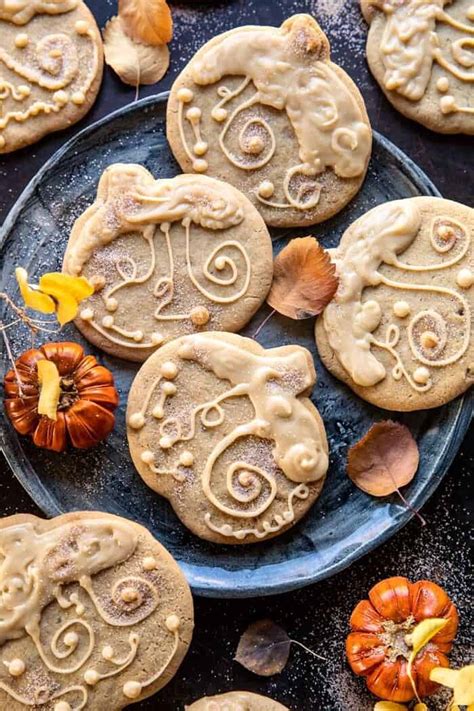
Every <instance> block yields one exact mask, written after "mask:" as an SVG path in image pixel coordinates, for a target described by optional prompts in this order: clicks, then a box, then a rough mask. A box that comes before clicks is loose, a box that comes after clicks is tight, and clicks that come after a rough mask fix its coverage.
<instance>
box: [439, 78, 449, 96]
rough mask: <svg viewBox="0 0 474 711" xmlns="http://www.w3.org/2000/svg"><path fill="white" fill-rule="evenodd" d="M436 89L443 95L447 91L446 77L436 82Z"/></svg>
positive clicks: (447, 81)
mask: <svg viewBox="0 0 474 711" xmlns="http://www.w3.org/2000/svg"><path fill="white" fill-rule="evenodd" d="M436 88H437V89H438V91H440V92H441V93H442V94H444V93H445V92H446V91H448V89H449V79H448V78H447V77H440V78H439V79H438V81H437V82H436Z"/></svg>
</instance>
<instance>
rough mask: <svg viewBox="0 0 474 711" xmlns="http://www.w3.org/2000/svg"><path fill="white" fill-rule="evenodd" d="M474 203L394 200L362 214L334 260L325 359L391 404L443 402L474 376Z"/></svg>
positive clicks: (352, 383)
mask: <svg viewBox="0 0 474 711" xmlns="http://www.w3.org/2000/svg"><path fill="white" fill-rule="evenodd" d="M473 235H474V210H473V209H472V208H469V207H466V206H465V205H460V204H459V203H456V202H452V201H450V200H443V199H441V198H434V197H416V198H407V199H406V200H397V201H394V202H388V203H385V204H383V205H379V206H378V207H375V208H374V209H373V210H370V211H369V212H367V213H366V214H365V215H363V216H362V217H360V218H359V219H358V220H356V221H355V222H354V223H353V224H352V225H351V226H350V227H349V228H348V229H347V230H346V232H345V233H344V235H343V237H342V239H341V242H340V245H339V247H338V248H337V249H336V250H334V253H333V258H334V261H335V264H336V268H337V273H338V276H339V280H340V283H339V288H338V291H337V293H336V296H335V298H334V299H333V301H331V302H330V304H329V305H328V306H327V307H326V309H325V310H324V312H323V314H322V315H321V316H320V317H319V318H318V320H317V324H316V341H317V346H318V350H319V353H320V356H321V358H322V360H323V363H324V364H325V365H326V367H327V368H328V369H329V370H330V371H331V373H333V375H335V376H336V377H337V378H339V379H340V380H342V381H343V382H345V383H347V385H349V387H350V388H352V390H354V392H356V393H357V394H358V395H360V397H362V398H363V399H364V400H367V401H368V402H371V403H373V404H374V405H378V406H379V407H383V408H386V409H389V410H398V411H407V410H421V409H425V408H431V407H437V406H438V405H443V404H444V403H446V402H449V401H450V400H452V399H453V398H454V397H456V396H457V395H459V394H461V393H463V392H464V391H465V390H467V388H468V387H469V386H470V385H471V384H472V383H473V382H474V346H473V338H472V316H471V313H472V307H473V285H474V260H473Z"/></svg>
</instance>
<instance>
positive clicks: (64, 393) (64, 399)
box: [58, 376, 79, 410]
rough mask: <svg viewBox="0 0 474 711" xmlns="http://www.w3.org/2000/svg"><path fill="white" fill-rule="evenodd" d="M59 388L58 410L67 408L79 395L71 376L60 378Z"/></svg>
mask: <svg viewBox="0 0 474 711" xmlns="http://www.w3.org/2000/svg"><path fill="white" fill-rule="evenodd" d="M60 388H61V391H60V395H59V404H58V410H67V409H68V408H70V407H72V405H74V403H75V402H76V400H77V399H78V397H79V393H78V390H77V388H76V383H75V382H74V378H72V377H71V376H66V377H64V378H61V381H60Z"/></svg>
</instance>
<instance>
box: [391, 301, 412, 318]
mask: <svg viewBox="0 0 474 711" xmlns="http://www.w3.org/2000/svg"><path fill="white" fill-rule="evenodd" d="M410 311H411V308H410V304H409V303H408V302H407V301H395V303H394V305H393V313H394V314H395V316H398V318H405V317H406V316H408V314H409V313H410Z"/></svg>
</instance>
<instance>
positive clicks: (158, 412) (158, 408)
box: [151, 405, 165, 420]
mask: <svg viewBox="0 0 474 711" xmlns="http://www.w3.org/2000/svg"><path fill="white" fill-rule="evenodd" d="M151 414H152V415H153V417H154V418H155V419H157V420H161V419H162V417H163V415H164V414H165V413H164V410H163V408H162V407H161V405H157V406H156V407H155V408H154V409H153V410H152V413H151Z"/></svg>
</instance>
